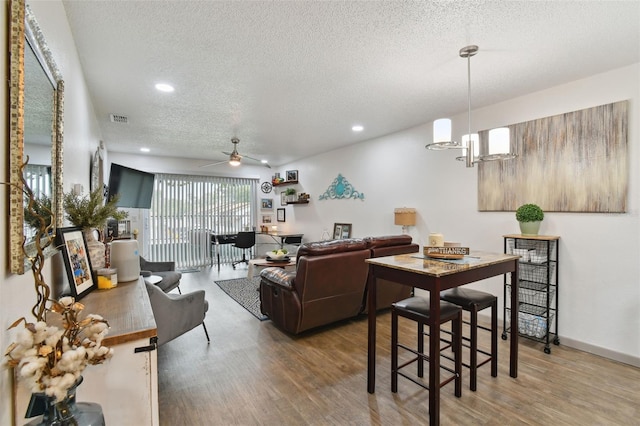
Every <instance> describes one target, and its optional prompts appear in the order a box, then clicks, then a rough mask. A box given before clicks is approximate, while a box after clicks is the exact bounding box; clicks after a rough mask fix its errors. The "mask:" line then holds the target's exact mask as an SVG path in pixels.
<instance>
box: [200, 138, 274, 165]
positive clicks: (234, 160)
mask: <svg viewBox="0 0 640 426" xmlns="http://www.w3.org/2000/svg"><path fill="white" fill-rule="evenodd" d="M231 143H232V144H233V151H231V152H225V151H222V153H223V154H224V155H228V156H229V161H227V160H225V161H218V162H216V163H211V164H205V165H202V166H200V167H210V166H216V165H218V164H223V163H229V165H231V166H234V167H237V166H239V165H240V162H241V161H242V159H243V158H247V159H249V160H253V161H257V162H259V163H261V164H263V165H264V166H265V167H267V168H269V169H270V168H271V166H270V165H269V164H267V163H265V162H263V161H262V160H258V159H257V158H253V157H249V156H248V155H240V154H239V153H238V144H239V143H240V139H238V138H232V139H231Z"/></svg>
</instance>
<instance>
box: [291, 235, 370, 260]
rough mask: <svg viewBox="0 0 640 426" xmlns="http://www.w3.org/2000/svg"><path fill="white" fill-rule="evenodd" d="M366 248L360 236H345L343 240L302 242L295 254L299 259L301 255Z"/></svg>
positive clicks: (325, 253)
mask: <svg viewBox="0 0 640 426" xmlns="http://www.w3.org/2000/svg"><path fill="white" fill-rule="evenodd" d="M366 248H367V243H366V242H365V241H364V240H363V239H361V238H345V239H344V240H330V241H316V242H313V243H304V244H302V245H301V246H300V248H299V249H298V253H297V254H296V256H297V258H298V259H300V257H302V256H324V255H327V254H333V253H343V252H348V251H356V250H363V249H366Z"/></svg>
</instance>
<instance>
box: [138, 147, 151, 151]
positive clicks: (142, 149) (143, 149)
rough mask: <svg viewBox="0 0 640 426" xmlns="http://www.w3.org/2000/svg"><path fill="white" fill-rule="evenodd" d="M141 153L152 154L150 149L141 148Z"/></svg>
mask: <svg viewBox="0 0 640 426" xmlns="http://www.w3.org/2000/svg"><path fill="white" fill-rule="evenodd" d="M140 151H141V152H151V150H150V149H149V148H140Z"/></svg>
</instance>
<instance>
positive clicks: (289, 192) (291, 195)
mask: <svg viewBox="0 0 640 426" xmlns="http://www.w3.org/2000/svg"><path fill="white" fill-rule="evenodd" d="M284 195H286V196H287V202H289V203H293V202H295V201H297V200H296V190H295V189H293V188H287V189H286V191H284Z"/></svg>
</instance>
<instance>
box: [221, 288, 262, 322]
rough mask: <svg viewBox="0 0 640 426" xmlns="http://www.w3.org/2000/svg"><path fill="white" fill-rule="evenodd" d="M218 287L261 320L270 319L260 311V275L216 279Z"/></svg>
mask: <svg viewBox="0 0 640 426" xmlns="http://www.w3.org/2000/svg"><path fill="white" fill-rule="evenodd" d="M215 283H216V284H218V287H220V288H221V289H222V291H224V292H225V293H227V294H228V295H229V297H231V298H232V299H233V300H235V301H236V302H238V303H239V304H240V306H242V307H243V308H245V309H246V310H247V311H249V312H251V313H252V314H253V316H254V317H256V318H258V319H259V320H260V321H264V320H266V319H268V317H267V316H265V315H262V312H260V292H259V291H257V288H258V287H259V286H260V277H253V278H236V279H233V280H221V281H216V282H215Z"/></svg>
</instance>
